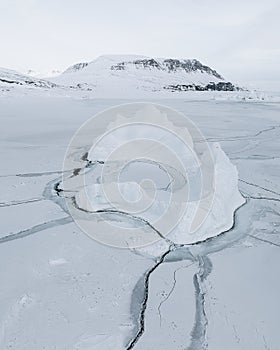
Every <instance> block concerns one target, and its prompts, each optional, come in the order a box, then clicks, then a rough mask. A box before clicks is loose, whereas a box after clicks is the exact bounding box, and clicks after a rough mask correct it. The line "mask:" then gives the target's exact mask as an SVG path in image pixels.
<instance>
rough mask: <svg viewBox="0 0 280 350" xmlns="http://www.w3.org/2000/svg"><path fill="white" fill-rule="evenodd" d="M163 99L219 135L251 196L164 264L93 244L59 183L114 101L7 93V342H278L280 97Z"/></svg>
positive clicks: (56, 345)
mask: <svg viewBox="0 0 280 350" xmlns="http://www.w3.org/2000/svg"><path fill="white" fill-rule="evenodd" d="M158 102H159V103H161V102H163V103H164V104H168V105H169V106H171V107H173V108H175V109H178V110H181V111H183V112H184V113H186V114H187V115H188V116H190V117H191V118H193V119H194V121H195V123H196V124H197V125H198V126H199V127H200V128H201V129H202V131H203V133H204V134H205V135H206V137H207V138H208V139H209V142H211V143H215V142H219V143H220V144H221V147H222V149H223V150H224V152H225V154H226V155H227V156H228V157H229V158H230V160H231V162H232V163H233V164H234V165H236V167H237V169H238V173H239V178H240V181H239V189H240V191H241V192H242V195H243V196H244V197H245V198H246V204H244V205H243V206H242V207H241V208H239V209H238V210H237V211H236V212H235V215H234V221H233V222H232V227H231V228H230V227H229V228H228V229H227V232H225V233H224V234H222V235H220V236H217V237H213V238H211V239H208V240H207V241H205V242H201V243H199V244H193V245H190V246H180V247H173V248H172V249H170V248H169V245H168V244H166V243H165V245H164V247H163V248H164V249H163V248H162V249H163V250H162V251H163V252H164V253H163V254H165V255H164V256H162V259H160V257H158V258H156V259H155V258H154V256H153V254H152V256H151V255H150V254H149V253H148V252H141V253H139V251H138V252H137V251H134V250H122V249H114V248H110V247H107V246H104V245H102V244H99V243H97V242H95V241H94V240H92V239H89V238H88V237H87V236H86V235H84V234H83V233H82V232H81V231H80V230H79V229H78V228H77V227H76V225H75V224H74V223H73V222H72V219H71V217H69V214H68V213H67V208H66V206H65V203H64V199H63V196H62V193H58V192H56V190H55V188H56V184H57V183H59V182H60V181H61V175H62V174H61V170H62V166H61V164H62V161H63V156H64V153H65V149H66V146H67V144H68V142H69V139H70V137H71V136H72V134H73V133H74V131H75V130H76V129H77V128H78V127H79V126H80V124H81V123H83V122H84V121H86V120H87V119H88V118H89V117H91V116H92V115H93V114H95V113H96V112H98V111H100V110H103V109H104V108H106V107H109V106H112V105H115V104H116V103H117V102H116V101H115V100H114V101H112V100H111V101H110V100H100V101H98V100H76V101H74V100H72V99H70V98H67V99H64V98H51V97H37V96H33V97H32V98H31V97H28V96H25V97H20V98H16V97H13V98H11V97H8V96H6V97H1V98H0V105H1V108H0V114H1V122H2V124H1V131H2V132H3V137H2V138H1V150H0V154H1V159H2V161H1V164H2V169H1V178H0V183H1V199H0V204H1V205H0V212H2V213H3V214H2V215H3V217H4V219H5V221H1V229H2V230H1V236H2V237H3V236H6V235H8V234H9V235H12V237H13V239H11V237H10V239H7V238H6V239H5V240H1V239H0V242H1V244H0V263H1V266H2V268H1V270H0V275H1V288H0V300H1V301H0V348H1V349H5V350H6V349H15V350H33V349H34V350H38V349H47V350H54V349H56V350H64V349H75V350H76V349H77V350H78V349H91V350H93V349H94V350H96V349H97V350H107V349H109V350H110V349H114V350H125V349H129V348H130V349H131V348H135V349H141V350H150V349H153V350H154V349H157V348H160V349H190V350H200V349H210V350H212V349H213V350H217V349H220V348H221V349H223V348H225V347H226V348H227V349H234V350H235V349H237V350H238V349H240V350H241V349H244V348H246V349H251V348H252V349H257V350H258V349H275V350H277V349H278V347H279V337H278V329H277V326H278V325H279V323H280V316H279V315H280V313H279V311H278V310H279V307H280V305H279V298H278V295H279V293H280V283H279V279H278V275H279V273H278V270H279V263H280V261H279V256H280V255H279V246H280V239H279V233H280V229H279V222H280V220H279V213H280V195H279V194H280V184H279V173H280V162H279V136H280V128H279V126H280V118H279V110H280V108H279V104H277V103H265V102H264V103H255V102H252V103H246V102H244V103H242V102H238V101H237V102H234V101H211V100H208V101H207V100H203V101H195V100H186V101H175V100H169V101H167V100H165V101H158ZM22 121H24V122H22ZM17 125H20V127H17ZM4 165H5V166H4ZM58 194H59V196H58ZM34 200H35V201H34ZM228 201H230V199H228ZM4 213H5V214H4ZM7 213H8V214H7ZM9 222H10V224H9ZM134 224H135V223H134ZM138 224H139V225H143V223H140V222H139V223H138ZM4 225H5V226H4ZM169 249H170V250H169ZM137 337H138V338H137ZM134 340H135V341H134Z"/></svg>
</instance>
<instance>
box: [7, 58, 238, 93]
mask: <svg viewBox="0 0 280 350" xmlns="http://www.w3.org/2000/svg"><path fill="white" fill-rule="evenodd" d="M29 74H30V75H26V74H22V73H18V72H16V71H13V70H9V69H4V68H0V87H1V89H2V90H11V88H16V87H18V88H24V87H27V88H29V89H30V88H34V89H37V90H38V88H39V90H40V91H44V90H45V89H47V90H48V91H51V93H52V94H57V93H58V94H59V95H61V94H62V95H65V94H66V95H73V94H74V95H77V96H82V97H87V96H89V97H102V98H103V97H108V98H110V97H128V98H131V97H132V98H134V97H140V98H141V97H149V96H155V95H157V96H165V97H168V96H170V95H171V94H172V93H174V92H177V94H179V93H180V92H182V91H189V90H192V91H234V90H238V89H239V88H238V87H236V86H235V85H233V84H232V83H231V82H228V81H227V80H225V79H224V77H223V76H222V75H221V74H219V73H218V72H217V71H216V70H214V69H212V68H210V67H208V66H206V65H204V64H202V63H201V62H199V61H198V60H196V59H183V60H182V59H181V60H180V59H173V58H152V57H145V56H134V55H133V56H132V55H130V56H124V55H106V56H100V57H99V58H97V59H96V60H94V61H92V62H89V63H88V62H84V63H77V64H75V65H73V66H71V67H69V68H68V69H67V70H66V71H64V72H63V73H62V74H60V75H58V76H55V77H48V78H47V79H43V78H37V77H36V76H35V75H36V74H35V73H34V72H29ZM31 75H34V76H31ZM180 95H181V96H182V93H181V94H180ZM183 95H184V94H183Z"/></svg>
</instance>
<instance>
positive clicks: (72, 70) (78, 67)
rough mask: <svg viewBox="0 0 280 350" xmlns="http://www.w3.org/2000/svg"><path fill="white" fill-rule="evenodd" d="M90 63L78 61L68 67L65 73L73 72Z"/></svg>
mask: <svg viewBox="0 0 280 350" xmlns="http://www.w3.org/2000/svg"><path fill="white" fill-rule="evenodd" d="M88 65H89V64H88V63H87V62H81V63H76V64H74V65H73V66H71V67H69V68H67V69H66V71H65V72H64V73H73V72H76V71H78V70H81V69H83V68H85V67H87V66H88Z"/></svg>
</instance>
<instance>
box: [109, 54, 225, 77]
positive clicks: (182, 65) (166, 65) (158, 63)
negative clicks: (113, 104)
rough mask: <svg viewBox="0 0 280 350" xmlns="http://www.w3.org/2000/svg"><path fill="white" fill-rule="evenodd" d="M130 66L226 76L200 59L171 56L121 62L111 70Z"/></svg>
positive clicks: (170, 71)
mask: <svg viewBox="0 0 280 350" xmlns="http://www.w3.org/2000/svg"><path fill="white" fill-rule="evenodd" d="M129 66H134V67H135V68H137V69H141V68H144V69H158V70H162V71H167V72H169V73H172V72H178V71H180V70H181V71H185V72H187V73H190V72H197V71H199V72H201V73H208V74H210V75H213V76H215V77H216V78H218V79H221V80H224V78H223V77H222V76H221V75H220V74H219V73H217V72H216V71H215V70H213V69H211V68H210V67H208V66H205V65H203V64H202V63H200V62H199V61H198V60H178V59H171V58H169V59H164V60H155V59H153V58H150V59H142V60H134V61H127V62H120V63H117V64H116V65H113V66H111V70H125V69H126V68H127V67H129Z"/></svg>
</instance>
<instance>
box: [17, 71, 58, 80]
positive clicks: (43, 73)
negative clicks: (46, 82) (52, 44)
mask: <svg viewBox="0 0 280 350" xmlns="http://www.w3.org/2000/svg"><path fill="white" fill-rule="evenodd" d="M23 73H24V74H25V75H28V76H30V77H35V78H42V79H48V78H50V77H56V76H57V75H59V74H61V73H62V72H61V71H60V70H58V69H52V70H48V71H36V70H33V69H28V70H27V71H25V72H23Z"/></svg>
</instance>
